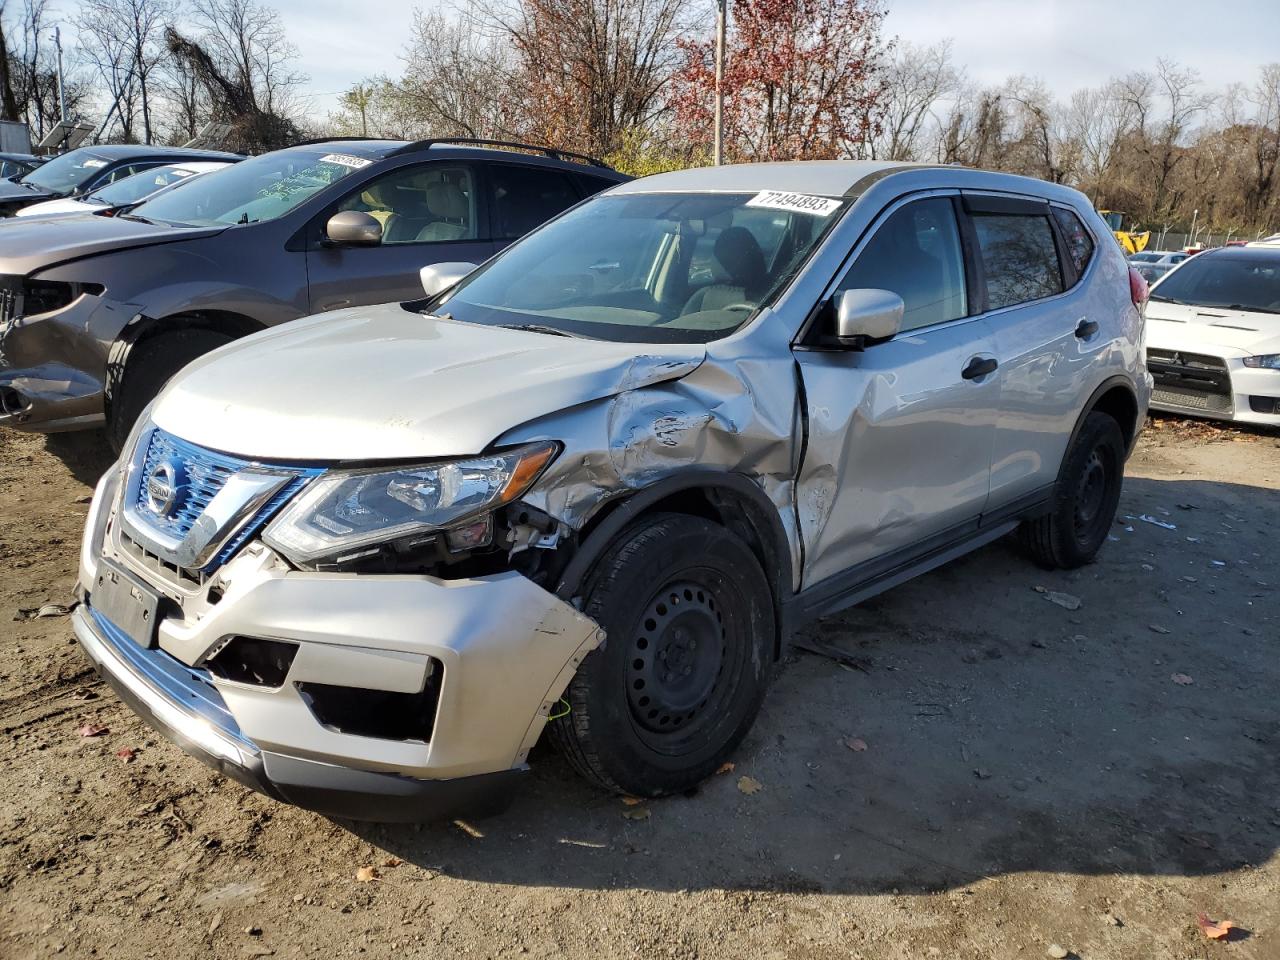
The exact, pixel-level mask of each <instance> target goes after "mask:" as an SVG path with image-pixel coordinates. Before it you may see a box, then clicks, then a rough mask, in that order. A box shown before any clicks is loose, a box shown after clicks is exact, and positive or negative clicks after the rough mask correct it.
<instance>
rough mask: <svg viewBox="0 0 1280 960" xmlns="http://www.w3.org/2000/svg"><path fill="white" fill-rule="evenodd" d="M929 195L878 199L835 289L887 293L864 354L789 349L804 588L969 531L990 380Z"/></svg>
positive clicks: (952, 213)
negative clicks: (878, 211)
mask: <svg viewBox="0 0 1280 960" xmlns="http://www.w3.org/2000/svg"><path fill="white" fill-rule="evenodd" d="M956 202H957V198H956V197H954V196H952V195H950V194H935V195H932V196H927V197H923V198H920V199H909V200H904V201H899V202H898V203H897V204H896V205H894V206H892V207H890V208H889V209H888V210H887V211H886V212H885V213H884V214H882V216H881V219H880V220H879V221H878V223H877V225H876V226H874V227H873V228H872V231H871V232H870V234H869V238H867V239H864V240H863V241H862V242H861V244H860V246H859V248H858V249H857V250H856V251H855V255H854V258H853V261H852V265H851V266H850V267H849V268H848V269H847V271H846V272H845V273H844V275H843V276H842V277H840V278H839V279H838V281H837V282H836V284H835V287H834V290H833V295H834V294H838V293H839V292H840V291H842V290H846V289H855V288H874V289H884V290H891V291H893V292H894V293H897V294H899V295H900V296H901V297H902V298H903V301H904V303H905V304H906V313H905V316H904V319H903V324H902V330H901V331H900V332H899V333H898V335H897V336H895V337H893V338H892V339H890V340H888V341H885V342H883V343H877V344H873V345H871V346H868V347H867V348H866V349H865V350H863V351H852V350H842V349H827V350H824V349H798V350H797V351H796V354H795V356H796V362H797V363H798V365H799V367H800V374H801V377H802V379H803V384H804V397H805V404H806V408H807V419H808V438H807V444H806V448H805V459H804V463H803V465H802V468H801V473H800V479H799V484H798V487H799V489H798V491H797V495H796V499H797V505H798V513H799V523H800V527H801V534H802V536H803V539H804V543H805V552H806V558H805V573H804V586H806V587H808V586H812V585H813V584H816V583H820V582H822V581H823V580H826V579H828V578H830V577H832V576H834V575H837V574H842V573H845V572H847V571H850V570H851V569H852V568H859V567H862V568H864V569H866V570H867V571H868V575H872V574H873V573H874V571H875V570H876V569H878V567H879V566H881V565H886V564H892V563H893V562H895V560H897V559H899V558H903V557H905V556H908V555H911V554H913V553H914V552H918V551H923V550H924V549H926V548H927V547H928V546H929V545H930V544H931V543H941V542H945V541H947V540H950V539H958V538H960V537H963V536H964V535H965V534H966V533H968V532H972V531H976V530H977V526H978V520H979V517H980V516H981V514H982V510H983V508H984V506H985V505H986V501H987V493H988V487H989V481H990V472H991V447H992V438H993V435H994V431H995V421H996V406H997V403H998V400H999V392H1000V387H999V383H1000V377H999V372H998V370H996V369H994V367H993V364H992V363H991V361H992V359H993V348H994V345H993V342H992V338H991V334H990V331H989V329H988V328H987V325H986V323H985V322H984V321H983V320H982V319H981V318H979V317H977V316H974V313H975V312H976V309H977V306H978V305H977V304H976V303H975V301H974V300H973V298H972V296H971V294H970V290H971V287H972V284H971V278H970V276H969V271H968V270H967V269H966V262H965V257H964V253H963V248H962V244H961V236H960V232H959V224H958V219H957V215H956V209H955V207H956Z"/></svg>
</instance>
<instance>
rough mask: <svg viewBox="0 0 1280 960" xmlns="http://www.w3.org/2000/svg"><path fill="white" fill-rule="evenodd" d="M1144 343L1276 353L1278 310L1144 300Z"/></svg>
mask: <svg viewBox="0 0 1280 960" xmlns="http://www.w3.org/2000/svg"><path fill="white" fill-rule="evenodd" d="M1146 316H1147V346H1150V347H1167V348H1177V349H1179V350H1190V351H1193V352H1196V353H1208V354H1214V353H1217V354H1221V353H1223V352H1227V353H1230V352H1232V351H1235V352H1238V354H1239V355H1240V356H1252V355H1254V354H1259V353H1280V314H1277V313H1252V312H1250V311H1248V310H1227V309H1224V308H1221V307H1198V306H1195V305H1192V304H1182V303H1160V302H1159V301H1154V300H1151V301H1148V302H1147V307H1146Z"/></svg>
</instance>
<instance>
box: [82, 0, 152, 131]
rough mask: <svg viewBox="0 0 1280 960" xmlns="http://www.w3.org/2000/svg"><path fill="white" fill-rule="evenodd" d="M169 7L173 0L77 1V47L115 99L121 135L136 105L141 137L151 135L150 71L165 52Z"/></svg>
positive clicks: (129, 126)
mask: <svg viewBox="0 0 1280 960" xmlns="http://www.w3.org/2000/svg"><path fill="white" fill-rule="evenodd" d="M173 9H174V5H173V0H80V9H79V12H78V14H77V16H76V24H77V26H78V27H79V30H80V44H81V49H82V51H83V53H84V55H85V56H87V57H88V59H89V60H90V62H91V63H92V64H93V66H94V68H95V69H96V70H97V71H98V74H99V75H100V76H101V77H102V80H103V82H104V83H105V84H106V85H107V90H108V91H109V92H110V93H111V95H112V96H113V97H114V98H115V101H116V104H115V109H118V112H119V117H120V122H121V126H122V127H123V132H124V138H125V139H126V140H130V139H133V124H134V115H135V113H137V112H138V111H139V110H140V112H141V115H142V140H143V142H145V143H150V142H151V140H152V136H153V133H154V129H153V125H152V117H151V113H152V100H153V98H154V93H155V91H154V86H155V77H154V74H155V73H156V71H157V68H158V67H159V66H160V64H161V62H162V61H163V60H164V58H165V57H166V56H167V53H166V51H165V48H164V44H163V40H164V29H165V27H166V25H167V24H168V22H169V20H170V19H171V17H172V15H173Z"/></svg>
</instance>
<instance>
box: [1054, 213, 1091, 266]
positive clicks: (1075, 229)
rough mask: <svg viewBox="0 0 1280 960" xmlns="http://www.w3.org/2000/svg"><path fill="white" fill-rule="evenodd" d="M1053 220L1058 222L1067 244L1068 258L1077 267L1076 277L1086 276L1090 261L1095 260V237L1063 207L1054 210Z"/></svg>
mask: <svg viewBox="0 0 1280 960" xmlns="http://www.w3.org/2000/svg"><path fill="white" fill-rule="evenodd" d="M1053 218H1054V219H1055V220H1056V221H1058V229H1059V230H1060V231H1061V232H1062V238H1063V239H1064V240H1065V241H1066V243H1067V256H1068V257H1069V258H1070V259H1071V265H1072V266H1073V267H1075V271H1076V276H1077V277H1081V276H1084V271H1085V269H1086V268H1087V267H1088V266H1089V261H1090V260H1092V259H1093V237H1091V236H1089V231H1088V229H1087V228H1086V227H1085V225H1084V223H1083V222H1082V221H1081V220H1080V218H1079V217H1077V216H1076V215H1075V214H1074V213H1072V212H1071V211H1070V210H1066V209H1064V208H1062V207H1054V208H1053Z"/></svg>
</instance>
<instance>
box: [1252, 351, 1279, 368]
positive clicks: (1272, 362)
mask: <svg viewBox="0 0 1280 960" xmlns="http://www.w3.org/2000/svg"><path fill="white" fill-rule="evenodd" d="M1244 365H1245V366H1246V367H1265V368H1267V369H1269V370H1280V353H1264V354H1262V355H1260V356H1257V357H1245V358H1244Z"/></svg>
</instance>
